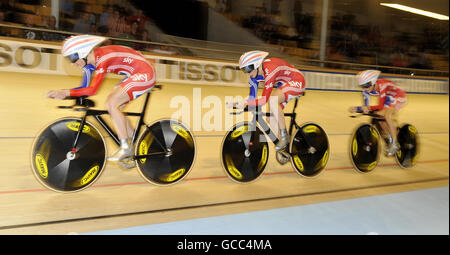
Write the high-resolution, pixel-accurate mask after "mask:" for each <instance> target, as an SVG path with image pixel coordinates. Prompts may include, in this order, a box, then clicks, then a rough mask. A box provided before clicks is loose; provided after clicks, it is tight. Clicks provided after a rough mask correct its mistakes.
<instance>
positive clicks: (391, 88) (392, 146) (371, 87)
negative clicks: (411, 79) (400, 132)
mask: <svg viewBox="0 0 450 255" xmlns="http://www.w3.org/2000/svg"><path fill="white" fill-rule="evenodd" d="M380 73H381V72H380V71H377V70H365V71H362V72H359V73H358V74H357V77H358V83H359V85H360V86H361V87H362V88H363V96H364V105H363V106H359V107H352V108H350V112H358V111H359V112H360V111H362V112H364V113H367V112H368V111H377V113H378V114H379V115H382V116H384V117H385V119H386V122H385V123H384V122H381V127H382V128H383V130H384V131H385V133H388V134H389V135H390V136H391V137H389V145H388V146H387V147H386V154H387V155H388V156H392V155H394V153H395V152H396V151H397V150H398V149H399V148H400V146H399V145H398V143H397V126H396V124H395V121H394V115H395V114H396V113H397V112H398V111H399V110H400V109H401V108H402V107H403V106H404V105H405V104H406V92H405V91H404V90H403V89H402V88H401V87H399V86H398V85H397V84H395V83H394V82H393V81H390V80H387V79H378V76H379V75H380ZM370 96H378V97H379V100H378V105H374V106H370ZM386 124H387V126H386Z"/></svg>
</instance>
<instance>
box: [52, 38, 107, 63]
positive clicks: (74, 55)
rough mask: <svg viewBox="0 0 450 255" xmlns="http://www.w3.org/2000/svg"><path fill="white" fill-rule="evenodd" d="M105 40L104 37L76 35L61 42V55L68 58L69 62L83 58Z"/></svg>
mask: <svg viewBox="0 0 450 255" xmlns="http://www.w3.org/2000/svg"><path fill="white" fill-rule="evenodd" d="M105 40H107V38H106V37H102V36H96V35H76V36H71V37H69V38H67V39H66V40H65V41H64V42H63V46H62V50H61V52H62V54H63V56H64V57H69V60H70V61H71V62H75V61H77V60H78V59H80V58H85V57H87V55H88V54H89V53H90V52H91V51H92V50H93V49H94V48H95V47H96V46H97V45H99V44H101V43H102V42H104V41H105Z"/></svg>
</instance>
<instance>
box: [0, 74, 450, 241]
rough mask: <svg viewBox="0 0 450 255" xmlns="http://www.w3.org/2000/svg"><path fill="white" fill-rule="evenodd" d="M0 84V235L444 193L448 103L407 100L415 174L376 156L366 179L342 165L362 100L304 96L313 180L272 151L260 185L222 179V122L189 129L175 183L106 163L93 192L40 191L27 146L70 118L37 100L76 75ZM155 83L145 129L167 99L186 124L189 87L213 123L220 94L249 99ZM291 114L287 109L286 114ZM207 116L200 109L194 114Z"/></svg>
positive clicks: (432, 98)
mask: <svg viewBox="0 0 450 255" xmlns="http://www.w3.org/2000/svg"><path fill="white" fill-rule="evenodd" d="M0 77H1V79H0V86H1V88H2V94H1V96H0V119H1V121H0V162H1V166H0V234H67V233H70V232H77V233H84V232H92V231H99V230H107V229H115V228H123V227H131V226H139V225H145V224H155V223H163V222H171V221H177V220H183V219H193V218H200V217H208V216H217V215H225V214H231V213H239V212H248V211H255V210H263V209H271V208H279V207H286V206H292V205H302V204H309V203H318V202H323V201H331V200H339V199H347V198H353V197H361V196H370V195H375V194H383V193H391V192H400V191H407V190H414V189H422V188H428V187H438V186H447V185H448V178H449V154H448V153H449V144H448V143H449V133H448V132H449V100H448V95H418V94H410V95H408V105H407V106H406V108H404V109H403V110H402V112H401V113H400V115H399V118H398V120H399V122H400V123H403V122H409V123H411V124H413V125H415V126H416V127H417V129H418V130H419V132H420V138H421V156H420V159H419V162H418V164H417V165H416V166H415V167H414V168H412V169H401V168H399V167H398V166H397V165H396V164H395V162H394V160H393V159H391V158H384V157H383V158H382V159H381V162H380V165H379V166H378V167H377V169H376V170H375V171H373V172H372V173H370V174H361V173H358V172H356V171H355V170H353V168H352V165H351V163H350V161H349V156H348V153H349V152H348V148H349V135H350V134H351V133H352V131H353V129H354V128H355V127H356V125H358V124H359V123H361V122H363V121H368V118H365V117H361V118H356V119H352V118H349V117H348V116H349V113H348V112H347V109H348V108H349V107H350V106H353V105H358V104H360V102H361V95H360V94H359V93H352V92H326V91H308V92H307V95H306V96H305V97H302V98H301V100H300V104H299V108H298V110H297V112H298V113H299V117H298V122H299V123H303V122H307V121H314V122H317V123H319V124H320V125H321V126H322V127H323V128H324V129H325V131H326V132H327V133H328V135H329V141H330V147H331V155H330V158H329V162H328V165H327V167H326V169H325V171H324V172H323V173H322V174H321V175H319V176H318V177H316V178H312V179H311V178H302V177H301V176H299V175H298V174H296V173H295V172H294V171H293V169H292V168H291V165H290V164H286V165H284V166H280V165H279V164H278V163H277V162H276V160H275V158H274V149H273V146H271V150H270V152H269V163H268V165H267V167H266V170H265V173H264V175H263V176H262V177H261V178H260V179H258V180H256V181H255V182H252V183H250V184H237V183H235V182H233V181H231V180H230V179H228V178H227V177H226V175H225V173H224V171H223V170H222V166H221V163H220V146H221V143H222V138H223V135H224V134H225V130H226V128H228V127H225V126H224V124H223V125H222V127H221V129H220V130H216V131H210V132H207V131H204V130H197V131H196V130H194V134H195V136H196V143H197V146H198V152H197V156H196V161H195V165H194V167H193V169H192V170H191V172H190V174H189V175H188V176H187V177H186V179H184V180H183V181H181V182H179V183H177V184H175V185H172V186H168V187H160V186H155V185H152V184H149V183H147V182H145V181H144V180H143V179H142V178H141V177H140V175H139V173H138V172H137V170H136V169H131V170H122V169H120V168H119V167H118V166H117V165H114V164H108V165H107V166H106V167H105V169H104V172H103V174H102V176H101V177H100V178H99V180H98V181H97V182H96V183H95V184H94V185H93V186H91V187H89V188H88V189H86V190H83V191H81V192H77V193H71V194H60V193H56V192H53V191H50V190H47V189H45V188H44V187H42V186H41V185H40V184H39V183H38V181H37V180H36V179H35V178H34V176H33V174H32V172H31V167H30V151H31V145H32V142H33V139H34V137H35V136H36V135H37V133H38V132H39V131H40V130H41V129H42V128H43V127H44V126H45V125H46V124H48V123H50V122H51V121H53V120H55V119H57V118H61V117H65V116H77V115H78V113H77V112H74V111H71V110H62V109H57V108H56V106H57V105H69V104H71V102H67V101H59V100H50V99H45V98H44V95H45V93H46V92H47V91H48V90H50V89H58V88H71V87H76V86H78V84H79V79H80V77H69V76H45V75H37V74H35V75H33V74H19V73H5V72H0ZM116 83H117V80H114V79H107V80H106V82H105V83H104V84H103V86H102V87H101V88H100V90H99V92H98V93H97V95H96V96H94V97H92V99H94V101H96V102H97V108H102V109H103V108H104V107H103V105H104V103H103V102H104V101H105V98H106V95H107V94H108V92H109V91H110V90H111V88H112V86H114V85H115V84H116ZM163 85H165V87H164V88H163V90H161V91H155V92H154V93H153V94H152V96H151V99H150V104H149V112H148V114H147V121H148V122H149V123H151V122H152V121H154V120H157V119H160V118H163V117H170V116H171V115H172V114H173V113H174V112H176V111H177V110H178V108H170V101H171V100H172V99H173V98H174V97H175V96H179V95H184V96H186V97H188V98H189V99H190V100H191V104H190V108H191V110H190V118H191V119H192V118H193V108H194V103H195V102H193V101H192V100H193V88H201V93H202V98H205V97H207V96H217V97H219V98H220V99H221V102H222V109H221V110H220V112H221V113H222V116H219V118H225V117H224V116H225V114H226V112H227V110H225V109H224V107H223V106H224V103H225V102H224V99H225V96H235V95H242V96H245V95H246V94H247V93H248V89H247V88H235V87H212V86H193V85H181V84H163ZM141 104H142V100H141V99H138V100H136V102H133V103H132V104H131V105H129V106H127V108H126V110H127V111H133V110H136V111H139V109H140V107H141ZM196 106H197V109H199V108H200V107H201V105H196ZM292 106H293V103H290V104H289V105H288V106H287V110H289V109H291V107H292ZM209 110H210V109H209V108H203V109H202V116H203V115H204V114H205V113H206V112H208V111H209ZM183 121H184V122H186V120H183ZM188 121H189V120H188ZM91 123H93V122H92V121H91ZM187 124H191V126H192V123H187ZM106 140H107V142H108V150H109V152H111V151H113V150H115V149H116V147H114V146H112V143H111V138H106ZM387 213H388V212H387Z"/></svg>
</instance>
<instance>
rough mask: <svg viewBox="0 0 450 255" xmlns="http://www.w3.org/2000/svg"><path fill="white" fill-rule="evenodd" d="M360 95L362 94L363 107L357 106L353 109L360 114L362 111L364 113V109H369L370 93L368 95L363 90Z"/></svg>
mask: <svg viewBox="0 0 450 255" xmlns="http://www.w3.org/2000/svg"><path fill="white" fill-rule="evenodd" d="M362 94H363V103H364V104H363V106H358V107H356V108H355V110H356V111H357V112H362V111H364V108H365V109H370V107H371V106H370V93H368V92H366V91H365V90H363V92H362Z"/></svg>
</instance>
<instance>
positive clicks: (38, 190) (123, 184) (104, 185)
mask: <svg viewBox="0 0 450 255" xmlns="http://www.w3.org/2000/svg"><path fill="white" fill-rule="evenodd" d="M445 161H449V159H437V160H424V161H419V162H417V164H427V163H437V162H445ZM378 166H379V167H389V166H397V164H395V163H389V164H379V165H378ZM348 169H354V167H353V166H345V167H334V168H325V169H324V171H335V170H348ZM406 171H407V170H406ZM282 174H297V172H296V171H295V170H291V171H281V172H270V173H267V172H266V173H263V175H282ZM357 174H358V173H357ZM227 178H229V177H228V176H226V175H222V176H209V177H195V178H186V179H184V180H182V181H200V180H214V179H227ZM142 184H149V183H148V182H145V181H143V182H125V183H111V184H98V185H95V184H94V185H92V187H91V189H92V188H103V187H114V186H128V185H142ZM42 191H50V190H48V189H45V188H42V189H26V190H5V191H0V195H2V194H14V193H27V192H42Z"/></svg>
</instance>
